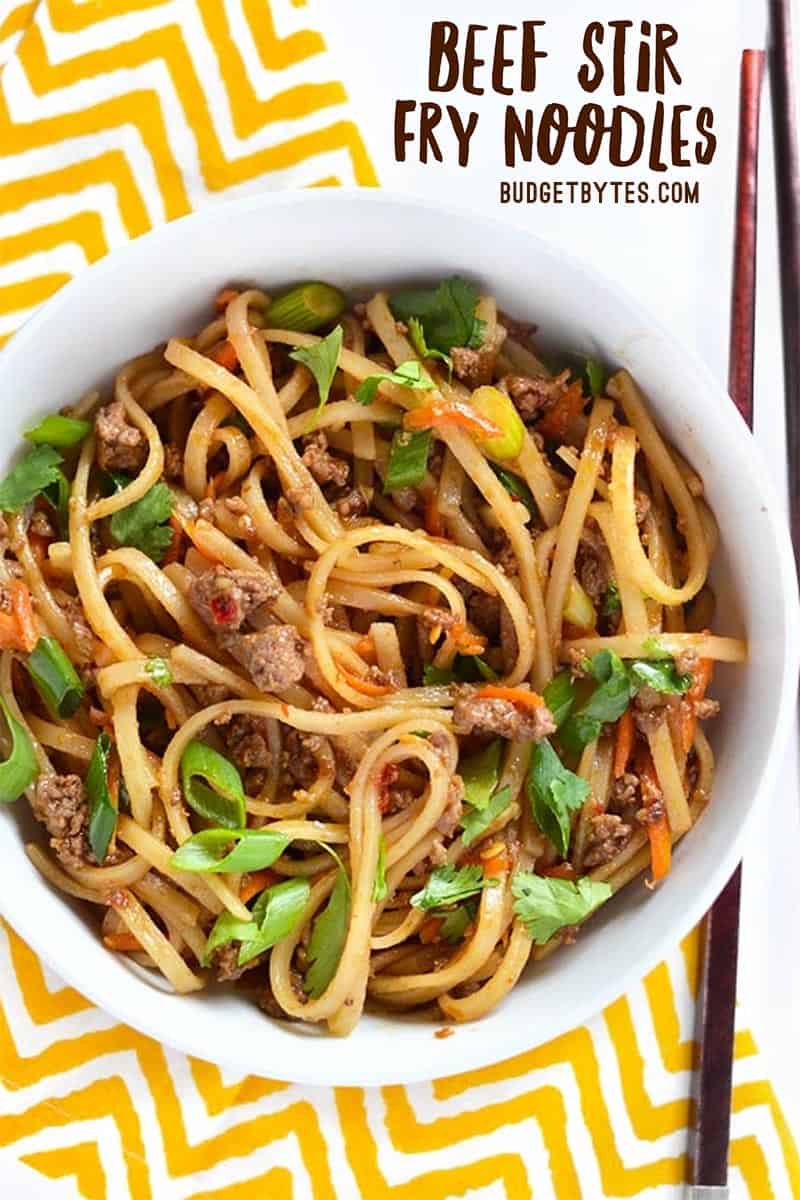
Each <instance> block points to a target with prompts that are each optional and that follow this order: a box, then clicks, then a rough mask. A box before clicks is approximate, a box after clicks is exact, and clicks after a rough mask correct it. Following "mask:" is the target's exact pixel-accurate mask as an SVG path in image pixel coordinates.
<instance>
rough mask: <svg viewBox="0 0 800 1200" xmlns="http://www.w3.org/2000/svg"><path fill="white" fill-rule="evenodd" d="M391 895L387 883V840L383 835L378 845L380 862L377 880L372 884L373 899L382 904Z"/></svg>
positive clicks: (376, 871)
mask: <svg viewBox="0 0 800 1200" xmlns="http://www.w3.org/2000/svg"><path fill="white" fill-rule="evenodd" d="M388 895H389V885H388V883H387V882H386V838H385V837H384V836H383V834H381V840H380V842H379V843H378V862H377V865H376V867H375V879H374V880H373V883H372V899H373V902H374V903H375V904H380V903H381V901H383V900H385V899H386V897H387V896H388Z"/></svg>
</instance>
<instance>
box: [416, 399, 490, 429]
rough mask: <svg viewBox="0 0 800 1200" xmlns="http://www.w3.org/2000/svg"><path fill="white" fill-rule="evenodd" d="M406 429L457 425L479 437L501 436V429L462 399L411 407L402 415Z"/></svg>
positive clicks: (436, 401) (438, 401) (437, 401)
mask: <svg viewBox="0 0 800 1200" xmlns="http://www.w3.org/2000/svg"><path fill="white" fill-rule="evenodd" d="M403 425H404V427H405V428H406V429H435V428H439V427H441V426H443V425H457V426H458V427H459V428H461V429H465V430H466V431H467V433H472V434H474V435H475V436H476V437H479V438H497V437H502V436H503V431H502V429H500V428H498V426H497V425H495V423H494V421H490V420H489V418H488V417H484V416H482V415H481V413H479V412H477V411H476V410H475V409H474V408H471V407H470V405H469V404H465V403H464V402H463V401H462V400H449V401H446V400H435V401H434V402H433V404H429V405H427V406H426V407H424V408H412V409H411V411H410V412H407V413H406V415H405V416H404V417H403Z"/></svg>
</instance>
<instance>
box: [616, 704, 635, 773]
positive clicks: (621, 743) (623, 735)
mask: <svg viewBox="0 0 800 1200" xmlns="http://www.w3.org/2000/svg"><path fill="white" fill-rule="evenodd" d="M634 733H635V727H634V724H633V712H632V711H631V709H630V708H626V709H625V712H624V713H623V714H622V716H621V717H620V719H619V720H618V721H617V741H616V744H615V746H614V778H615V779H619V778H620V777H621V776H622V775H624V774H625V772H626V771H627V769H628V762H629V761H630V757H631V753H632V751H633V737H634Z"/></svg>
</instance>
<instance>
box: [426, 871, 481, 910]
mask: <svg viewBox="0 0 800 1200" xmlns="http://www.w3.org/2000/svg"><path fill="white" fill-rule="evenodd" d="M496 885H497V880H496V879H484V877H483V867H479V866H476V865H472V864H469V865H467V866H464V867H457V866H454V865H453V864H452V863H447V864H445V866H443V867H436V868H435V869H434V870H433V871H431V873H430V875H429V876H428V880H427V882H426V884H425V887H424V888H423V889H422V891H421V892H415V893H414V895H413V896H412V897H411V904H412V906H413V907H414V908H421V909H423V910H428V909H431V908H440V907H441V906H442V905H445V904H457V903H458V902H459V900H466V899H468V897H469V896H476V895H477V894H478V893H479V892H481V891H483V889H484V888H485V887H495V886H496Z"/></svg>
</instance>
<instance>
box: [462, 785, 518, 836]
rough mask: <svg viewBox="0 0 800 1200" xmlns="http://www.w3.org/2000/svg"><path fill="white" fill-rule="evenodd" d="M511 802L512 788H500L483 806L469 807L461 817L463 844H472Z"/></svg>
mask: <svg viewBox="0 0 800 1200" xmlns="http://www.w3.org/2000/svg"><path fill="white" fill-rule="evenodd" d="M510 803H511V788H510V787H508V786H506V787H502V788H500V791H499V792H495V794H494V795H493V796H492V797H491V798H490V799H489V801H488V803H487V804H486V805H485V806H484V807H483V808H467V809H466V810H465V812H464V815H463V816H462V818H461V828H462V830H463V833H462V834H461V841H462V844H463V845H465V846H471V845H472V843H473V842H474V841H477V839H478V838H479V837H480V836H481V835H482V834H484V833H485V832H486V830H487V829H488V828H489V826H490V825H491V824H492V822H493V821H496V820H497V818H498V817H499V816H500V814H501V813H502V812H505V810H506V809H507V808H508V806H509V804H510Z"/></svg>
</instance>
